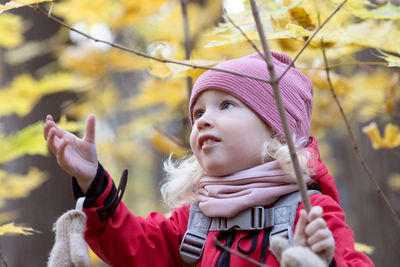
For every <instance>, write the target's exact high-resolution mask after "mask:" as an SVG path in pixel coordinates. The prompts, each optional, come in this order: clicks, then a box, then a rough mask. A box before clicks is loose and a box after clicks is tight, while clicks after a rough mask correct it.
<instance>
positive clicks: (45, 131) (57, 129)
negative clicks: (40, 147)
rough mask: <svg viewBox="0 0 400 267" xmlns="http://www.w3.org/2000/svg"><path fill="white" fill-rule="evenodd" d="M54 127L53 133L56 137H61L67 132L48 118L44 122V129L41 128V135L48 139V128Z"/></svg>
mask: <svg viewBox="0 0 400 267" xmlns="http://www.w3.org/2000/svg"><path fill="white" fill-rule="evenodd" d="M52 129H54V131H55V135H56V136H57V137H58V138H62V137H63V135H64V134H66V133H67V131H66V130H64V129H63V128H61V127H59V126H58V125H57V124H56V123H55V122H54V121H52V120H48V121H46V123H45V124H44V129H43V135H44V137H45V138H46V140H47V139H48V136H49V132H50V130H52Z"/></svg>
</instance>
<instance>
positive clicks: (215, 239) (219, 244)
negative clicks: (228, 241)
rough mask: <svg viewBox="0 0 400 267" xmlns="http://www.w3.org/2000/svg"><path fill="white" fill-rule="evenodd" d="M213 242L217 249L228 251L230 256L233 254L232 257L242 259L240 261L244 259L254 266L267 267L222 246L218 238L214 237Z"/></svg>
mask: <svg viewBox="0 0 400 267" xmlns="http://www.w3.org/2000/svg"><path fill="white" fill-rule="evenodd" d="M214 242H215V244H216V245H217V246H218V247H221V248H222V249H223V250H226V251H228V252H229V253H231V254H233V255H236V256H238V257H240V258H242V259H245V260H247V261H249V262H251V263H253V264H255V265H258V266H261V267H269V266H268V265H265V264H263V263H261V262H258V261H256V260H254V259H252V258H250V257H247V256H246V255H244V254H242V253H240V252H239V251H236V250H233V249H230V248H228V247H227V246H225V245H224V244H222V243H221V242H220V241H219V240H218V238H217V237H216V236H215V237H214Z"/></svg>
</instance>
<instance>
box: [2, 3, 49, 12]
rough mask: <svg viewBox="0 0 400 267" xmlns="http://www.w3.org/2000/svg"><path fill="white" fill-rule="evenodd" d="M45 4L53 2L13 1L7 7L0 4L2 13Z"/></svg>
mask: <svg viewBox="0 0 400 267" xmlns="http://www.w3.org/2000/svg"><path fill="white" fill-rule="evenodd" d="M43 2H53V0H12V1H9V2H7V3H6V4H5V5H3V4H0V13H1V12H4V11H7V10H10V9H14V8H18V7H23V6H27V5H33V4H39V3H43Z"/></svg>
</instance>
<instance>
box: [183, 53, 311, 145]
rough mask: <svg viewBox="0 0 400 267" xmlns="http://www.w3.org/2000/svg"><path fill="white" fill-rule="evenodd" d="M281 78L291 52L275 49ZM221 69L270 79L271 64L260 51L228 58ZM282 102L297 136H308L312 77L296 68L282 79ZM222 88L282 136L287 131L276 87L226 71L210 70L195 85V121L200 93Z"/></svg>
mask: <svg viewBox="0 0 400 267" xmlns="http://www.w3.org/2000/svg"><path fill="white" fill-rule="evenodd" d="M272 60H273V63H274V68H275V73H276V75H277V77H280V76H281V74H282V73H283V72H284V71H285V69H286V68H287V67H288V65H289V64H290V62H291V59H290V57H289V56H288V55H285V54H281V53H276V52H272ZM215 67H216V68H219V69H225V70H229V71H234V72H239V73H243V74H247V75H251V76H255V77H259V78H262V79H265V80H269V79H270V76H269V71H268V68H267V63H266V62H265V61H264V59H263V57H262V56H261V55H260V54H259V53H255V54H251V55H249V56H246V57H242V58H238V59H233V60H228V61H225V62H222V63H220V64H218V65H216V66H215ZM279 88H280V91H281V96H282V101H283V104H284V106H285V109H286V114H287V118H288V121H289V127H290V130H291V131H292V134H294V135H295V136H296V139H298V138H301V137H308V136H309V134H310V122H311V113H312V97H313V85H312V82H311V80H310V79H309V78H308V77H306V76H305V75H304V74H302V73H301V72H299V71H298V70H297V69H295V68H294V67H291V68H290V70H289V71H288V72H287V73H286V74H285V76H283V78H282V79H281V80H280V81H279ZM210 89H214V90H221V91H224V92H227V93H229V94H231V95H233V96H234V97H236V98H238V99H239V100H241V101H242V102H243V103H244V104H246V105H247V106H248V107H249V108H250V109H252V110H253V111H254V112H255V113H256V114H257V115H258V116H259V117H260V118H261V119H262V120H263V121H264V122H265V123H267V125H268V126H270V127H271V128H272V129H273V130H274V131H275V132H276V133H277V134H278V136H280V137H281V138H284V136H285V134H284V131H283V128H282V124H281V121H280V118H279V112H278V108H277V106H276V104H275V99H274V92H273V89H272V86H271V85H270V84H269V83H267V82H263V81H259V80H255V79H251V78H247V77H242V76H237V75H233V74H229V73H226V72H221V71H215V70H208V71H206V72H205V73H203V74H202V75H201V76H200V77H199V78H198V79H197V81H196V82H195V84H194V86H193V91H192V95H191V97H190V103H189V116H190V120H191V122H192V124H193V114H192V112H193V105H194V103H195V102H196V99H197V98H198V97H199V96H200V94H201V93H202V92H204V91H206V90H210Z"/></svg>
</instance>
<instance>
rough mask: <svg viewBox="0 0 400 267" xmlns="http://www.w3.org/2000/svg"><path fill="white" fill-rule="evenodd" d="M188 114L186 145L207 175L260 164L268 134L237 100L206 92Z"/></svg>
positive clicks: (225, 173) (216, 92)
mask: <svg viewBox="0 0 400 267" xmlns="http://www.w3.org/2000/svg"><path fill="white" fill-rule="evenodd" d="M192 115H193V121H194V124H193V128H192V132H191V134H190V146H191V148H192V151H193V154H194V155H195V157H196V159H197V160H198V162H199V163H200V166H201V167H202V168H203V170H204V171H205V172H206V173H207V174H209V175H212V176H225V175H229V174H232V173H235V172H237V171H240V170H245V169H248V168H252V167H255V166H257V165H259V164H262V163H263V161H264V160H263V158H262V156H261V155H262V151H263V146H264V142H265V141H267V140H268V139H269V138H270V136H271V132H270V131H269V130H268V129H267V126H266V125H265V124H264V122H263V121H262V120H261V119H260V118H259V117H258V116H257V115H256V114H255V113H253V111H251V110H250V109H249V108H248V107H247V106H246V105H245V104H243V103H242V102H241V101H240V100H239V99H237V98H235V97H234V96H232V95H230V94H228V93H225V92H222V91H218V90H207V91H205V92H204V93H202V94H201V95H200V96H199V98H198V99H197V100H196V102H195V104H194V106H193V114H192Z"/></svg>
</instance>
